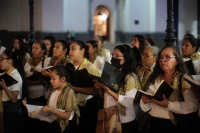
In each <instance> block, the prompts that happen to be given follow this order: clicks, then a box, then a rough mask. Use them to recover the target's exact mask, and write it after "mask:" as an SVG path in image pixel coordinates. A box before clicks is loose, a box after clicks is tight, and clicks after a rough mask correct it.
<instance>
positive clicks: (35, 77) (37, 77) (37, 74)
mask: <svg viewBox="0 0 200 133" xmlns="http://www.w3.org/2000/svg"><path fill="white" fill-rule="evenodd" d="M51 67H53V66H48V67H46V68H43V69H41V70H39V69H37V70H36V71H35V72H34V73H33V74H32V75H31V76H29V77H27V79H29V80H33V81H35V80H41V81H45V82H47V83H49V84H50V77H46V76H43V75H42V73H41V71H42V70H47V71H49V68H51Z"/></svg>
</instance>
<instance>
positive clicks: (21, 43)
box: [13, 36, 29, 56]
mask: <svg viewBox="0 0 200 133" xmlns="http://www.w3.org/2000/svg"><path fill="white" fill-rule="evenodd" d="M15 39H17V40H19V50H17V49H15V50H17V51H18V52H17V53H18V54H20V55H21V56H25V54H26V52H28V53H29V51H28V50H27V47H26V46H25V43H24V41H23V40H24V37H23V36H16V37H15V38H14V39H13V43H14V40H15ZM13 48H14V46H13Z"/></svg>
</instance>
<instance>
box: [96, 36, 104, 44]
mask: <svg viewBox="0 0 200 133" xmlns="http://www.w3.org/2000/svg"><path fill="white" fill-rule="evenodd" d="M94 38H99V40H100V41H101V44H103V42H104V40H103V37H102V36H95V37H94Z"/></svg>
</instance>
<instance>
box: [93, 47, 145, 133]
mask: <svg viewBox="0 0 200 133" xmlns="http://www.w3.org/2000/svg"><path fill="white" fill-rule="evenodd" d="M111 55H112V59H111V63H112V65H114V66H115V67H116V68H117V69H119V70H120V71H122V72H123V74H124V76H123V77H122V80H121V86H120V90H119V92H118V93H115V92H113V91H111V90H110V89H109V88H108V87H107V86H105V85H104V84H101V83H99V82H98V81H97V80H95V87H96V88H98V89H100V90H102V91H103V92H104V108H109V107H111V106H114V105H117V106H118V107H117V108H118V109H119V117H120V122H121V127H122V133H133V132H137V125H136V120H135V118H136V116H135V111H134V106H133V101H134V99H135V95H136V92H137V90H138V89H141V87H140V82H139V78H138V76H137V69H136V64H135V63H136V62H134V61H133V60H134V55H133V53H132V49H131V47H130V46H128V45H118V46H116V47H115V48H114V51H113V53H112V54H111Z"/></svg>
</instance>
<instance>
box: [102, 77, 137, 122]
mask: <svg viewBox="0 0 200 133" xmlns="http://www.w3.org/2000/svg"><path fill="white" fill-rule="evenodd" d="M130 81H131V82H135V80H134V78H131V80H130ZM137 90H138V88H132V89H130V90H129V91H126V92H125V95H119V98H118V101H116V100H115V99H114V98H113V97H112V96H110V95H109V94H108V93H106V92H105V93H104V108H108V107H111V106H114V105H116V104H121V105H123V106H125V107H126V116H122V115H121V114H120V113H119V116H120V122H121V123H127V122H130V121H133V120H134V119H135V117H136V116H135V110H134V106H133V101H134V98H135V95H136V93H137Z"/></svg>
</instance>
